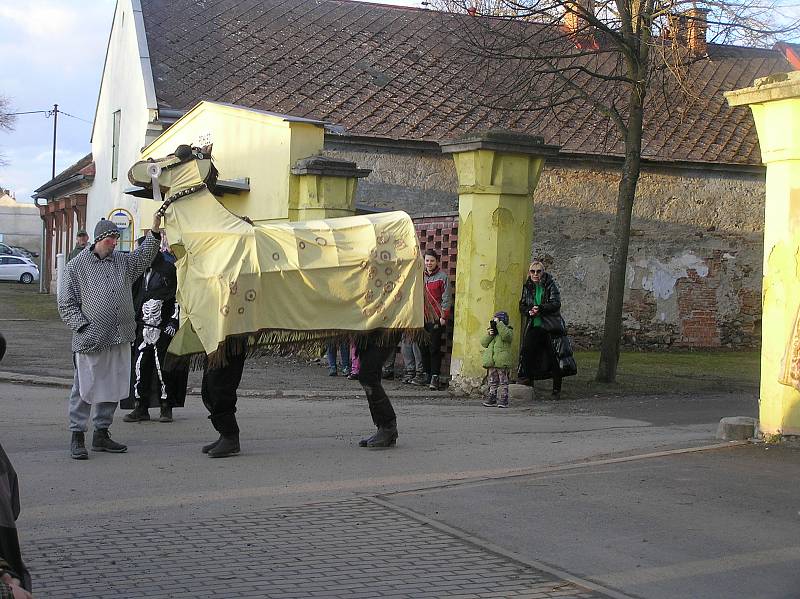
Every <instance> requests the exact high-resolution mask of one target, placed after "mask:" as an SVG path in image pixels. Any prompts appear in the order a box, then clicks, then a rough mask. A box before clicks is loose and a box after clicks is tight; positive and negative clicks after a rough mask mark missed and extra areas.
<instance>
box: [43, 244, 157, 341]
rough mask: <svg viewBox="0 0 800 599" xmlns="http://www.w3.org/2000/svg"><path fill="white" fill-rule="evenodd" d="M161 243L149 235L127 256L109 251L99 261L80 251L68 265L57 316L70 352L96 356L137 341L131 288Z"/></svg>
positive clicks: (62, 282) (60, 293)
mask: <svg viewBox="0 0 800 599" xmlns="http://www.w3.org/2000/svg"><path fill="white" fill-rule="evenodd" d="M158 247H159V239H157V238H155V237H154V236H153V234H152V233H148V234H147V237H145V240H144V242H143V243H142V245H141V246H139V247H138V248H137V249H135V250H134V251H132V252H131V253H129V254H126V253H124V252H116V251H115V252H112V253H111V254H109V255H108V256H107V257H105V258H103V259H102V260H101V259H100V258H98V257H97V254H95V253H94V251H92V250H93V249H94V247H92V248H90V250H89V251H84V252H80V253H79V254H78V255H77V256H75V258H73V259H72V260H70V261H69V262H68V263H67V266H66V269H65V272H64V278H63V280H62V281H61V287H60V288H59V290H58V312H59V314H60V315H61V320H63V321H64V322H65V323H66V325H67V326H68V327H69V328H71V329H72V351H73V352H78V353H94V352H100V351H103V350H104V349H108V348H110V347H112V346H114V345H118V344H120V343H132V342H133V340H134V338H135V336H136V319H135V316H134V313H133V298H132V297H131V286H132V285H133V282H134V281H135V280H136V279H138V278H139V277H140V276H142V273H144V271H145V270H146V269H147V267H148V266H150V264H151V263H152V262H153V258H155V257H156V254H157V253H158Z"/></svg>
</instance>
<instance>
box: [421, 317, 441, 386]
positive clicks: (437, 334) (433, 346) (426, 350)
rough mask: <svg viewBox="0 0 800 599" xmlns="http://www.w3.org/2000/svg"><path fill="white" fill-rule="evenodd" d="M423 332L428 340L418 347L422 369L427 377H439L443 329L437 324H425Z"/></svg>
mask: <svg viewBox="0 0 800 599" xmlns="http://www.w3.org/2000/svg"><path fill="white" fill-rule="evenodd" d="M425 331H427V333H428V339H426V340H425V341H423V342H422V343H421V344H420V346H419V351H420V353H421V354H422V368H423V369H424V370H425V372H427V373H428V376H433V375H434V374H435V375H439V374H441V372H440V371H441V370H442V335H443V334H444V331H445V327H443V326H442V325H440V324H438V323H437V324H434V323H432V322H427V323H425Z"/></svg>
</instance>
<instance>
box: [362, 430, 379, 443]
mask: <svg viewBox="0 0 800 599" xmlns="http://www.w3.org/2000/svg"><path fill="white" fill-rule="evenodd" d="M378 430H380V429H378ZM377 436H378V431H375V433H374V434H373V435H370V436H369V437H364V438H363V439H361V441H359V442H358V446H359V447H368V446H369V444H370V442H371V441H374V440H375V437H377Z"/></svg>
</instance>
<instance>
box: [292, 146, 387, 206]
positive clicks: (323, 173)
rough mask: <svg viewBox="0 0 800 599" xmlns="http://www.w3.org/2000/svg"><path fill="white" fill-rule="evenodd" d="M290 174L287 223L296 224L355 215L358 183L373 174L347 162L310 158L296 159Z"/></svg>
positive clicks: (326, 158)
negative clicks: (295, 222)
mask: <svg viewBox="0 0 800 599" xmlns="http://www.w3.org/2000/svg"><path fill="white" fill-rule="evenodd" d="M291 172H292V179H293V181H292V184H290V186H289V220H291V221H299V220H315V219H320V218H335V217H338V216H352V215H354V214H355V213H356V205H355V195H356V185H357V184H358V180H359V179H361V178H364V177H366V176H367V175H369V174H370V173H371V172H372V171H371V170H370V169H364V168H356V163H355V162H350V161H348V160H341V159H339V158H329V157H327V156H310V157H308V158H303V159H302V160H298V161H297V162H296V163H295V165H294V166H293V167H292V171H291Z"/></svg>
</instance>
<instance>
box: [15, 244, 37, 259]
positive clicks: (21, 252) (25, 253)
mask: <svg viewBox="0 0 800 599" xmlns="http://www.w3.org/2000/svg"><path fill="white" fill-rule="evenodd" d="M11 251H12V252H13V253H14V255H16V256H22V257H23V258H28V259H30V260H33V259H34V258H38V257H39V252H32V251H30V250H29V249H28V248H24V247H22V246H19V245H12V246H11Z"/></svg>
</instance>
